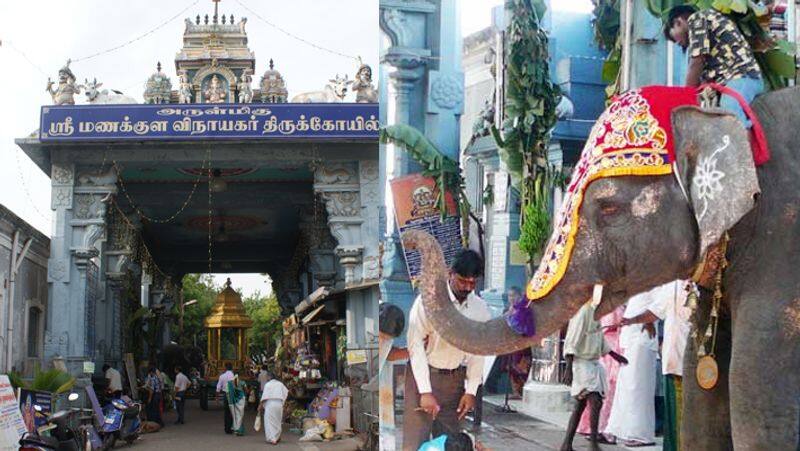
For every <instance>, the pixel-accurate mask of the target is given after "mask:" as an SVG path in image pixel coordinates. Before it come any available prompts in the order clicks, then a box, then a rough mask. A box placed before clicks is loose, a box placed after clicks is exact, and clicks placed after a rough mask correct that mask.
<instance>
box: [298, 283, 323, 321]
mask: <svg viewBox="0 0 800 451" xmlns="http://www.w3.org/2000/svg"><path fill="white" fill-rule="evenodd" d="M329 294H331V290H330V289H329V288H325V287H319V288H317V289H316V290H314V292H313V293H311V294H309V295H308V296H306V298H305V299H303V300H302V301H300V303H299V304H297V305H296V306H295V308H294V313H295V314H297V315H300V314H302V313H303V312H305V311H306V310H308V309H309V308H311V307H312V306H313V305H314V304H315V303H317V302H319V301H321V300H322V299H325V298H326V297H328V295H329Z"/></svg>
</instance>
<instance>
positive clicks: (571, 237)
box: [526, 149, 672, 303]
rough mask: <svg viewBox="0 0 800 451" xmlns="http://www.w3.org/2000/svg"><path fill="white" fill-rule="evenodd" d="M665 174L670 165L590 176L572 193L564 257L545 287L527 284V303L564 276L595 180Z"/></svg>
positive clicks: (629, 168) (605, 171)
mask: <svg viewBox="0 0 800 451" xmlns="http://www.w3.org/2000/svg"><path fill="white" fill-rule="evenodd" d="M651 151H652V149H651ZM628 152H630V150H628ZM667 174H672V165H670V164H665V165H661V166H639V167H622V168H606V169H601V170H599V171H597V172H596V173H594V174H593V175H591V176H590V177H589V178H588V179H587V181H586V183H585V185H584V187H583V189H582V190H580V191H577V192H575V193H574V195H575V196H578V199H577V200H576V205H575V207H574V209H573V211H572V228H571V230H570V231H569V234H568V235H567V242H566V244H565V247H564V256H563V257H562V258H561V262H560V263H559V266H558V269H556V272H555V273H554V274H553V275H552V276H551V277H550V278H549V279H548V280H547V281H546V282H545V285H544V286H543V287H542V288H540V289H539V290H534V288H533V286H532V285H533V280H531V282H530V283H528V287H527V290H526V294H527V297H528V300H529V303H530V302H534V301H536V300H539V299H541V298H543V297H545V296H547V295H548V294H549V293H550V292H551V291H552V290H553V288H555V286H556V285H557V284H558V283H559V282H560V281H561V279H562V278H563V277H564V274H565V273H566V272H567V267H568V266H569V261H570V258H571V257H572V249H573V247H574V246H575V235H576V234H577V233H578V226H579V225H580V222H579V221H580V214H579V213H580V210H581V206H582V204H583V195H584V193H585V192H586V190H587V189H588V188H589V185H591V184H592V182H594V181H595V180H597V179H600V178H605V177H621V176H626V175H667ZM543 257H544V256H543ZM540 264H541V262H540ZM537 271H538V269H537Z"/></svg>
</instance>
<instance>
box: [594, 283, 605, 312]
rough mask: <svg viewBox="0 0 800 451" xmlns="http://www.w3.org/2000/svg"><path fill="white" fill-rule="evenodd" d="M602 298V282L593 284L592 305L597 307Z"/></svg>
mask: <svg viewBox="0 0 800 451" xmlns="http://www.w3.org/2000/svg"><path fill="white" fill-rule="evenodd" d="M602 300H603V285H602V284H599V283H598V284H595V286H594V290H593V291H592V307H595V308H596V307H597V306H598V305H600V302H601V301H602Z"/></svg>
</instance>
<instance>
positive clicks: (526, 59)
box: [492, 0, 561, 258]
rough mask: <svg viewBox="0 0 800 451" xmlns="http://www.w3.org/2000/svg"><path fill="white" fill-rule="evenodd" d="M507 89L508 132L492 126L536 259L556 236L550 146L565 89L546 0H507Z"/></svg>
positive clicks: (523, 240)
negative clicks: (553, 70) (556, 68)
mask: <svg viewBox="0 0 800 451" xmlns="http://www.w3.org/2000/svg"><path fill="white" fill-rule="evenodd" d="M506 9H507V10H509V11H511V13H512V16H511V22H510V23H509V25H508V29H507V31H506V36H507V40H508V44H509V49H508V55H507V68H506V69H507V72H508V77H507V80H508V81H507V87H506V99H505V118H504V120H503V125H502V130H498V129H497V127H494V126H493V127H492V135H493V136H494V138H495V141H497V146H498V149H499V153H500V156H501V158H502V159H503V161H504V162H505V164H506V167H507V168H508V171H509V172H510V173H511V176H512V180H514V185H515V186H516V187H517V188H518V189H519V190H520V193H521V195H522V215H521V228H520V239H519V243H520V249H521V250H522V251H523V252H525V253H526V254H528V256H529V257H531V258H533V257H534V255H536V254H537V253H538V252H539V251H540V250H541V249H542V247H543V246H544V244H545V241H546V240H547V237H548V236H549V234H550V213H549V199H550V193H551V191H552V188H553V186H554V181H555V180H556V179H558V178H560V177H556V176H555V169H554V168H553V167H551V166H550V165H549V164H548V163H547V144H548V141H549V139H550V132H551V130H552V129H553V127H555V125H556V122H557V121H558V117H557V115H556V106H557V105H558V103H559V102H560V101H561V90H560V89H559V87H558V85H556V84H554V83H553V81H552V79H551V77H550V69H549V66H550V56H549V54H548V38H547V33H546V32H545V31H544V29H542V28H541V18H542V17H543V16H544V13H545V11H546V7H545V4H544V2H543V1H542V0H507V1H506Z"/></svg>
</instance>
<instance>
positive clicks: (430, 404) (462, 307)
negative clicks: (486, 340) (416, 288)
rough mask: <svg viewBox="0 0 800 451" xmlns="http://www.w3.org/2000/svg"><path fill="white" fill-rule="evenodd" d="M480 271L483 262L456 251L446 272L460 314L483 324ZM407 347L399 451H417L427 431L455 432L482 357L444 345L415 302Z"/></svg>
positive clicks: (471, 403)
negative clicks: (477, 290) (478, 285)
mask: <svg viewBox="0 0 800 451" xmlns="http://www.w3.org/2000/svg"><path fill="white" fill-rule="evenodd" d="M482 272H483V259H482V258H481V257H480V256H479V255H478V254H477V253H476V252H474V251H471V250H467V249H464V250H462V251H460V252H459V253H458V254H457V255H456V256H455V258H454V259H453V263H452V265H451V267H450V278H449V280H448V293H449V294H450V300H451V301H452V302H453V303H454V304H455V306H456V308H457V309H458V310H459V311H460V312H461V314H463V315H465V316H467V317H469V318H471V319H474V320H477V321H488V320H489V319H491V314H490V313H489V309H488V308H487V307H486V303H485V302H484V301H483V299H481V298H480V297H478V296H477V295H476V294H475V293H474V292H473V290H474V289H475V282H476V280H477V278H478V277H480V275H481V274H482ZM407 344H408V353H409V364H408V366H406V386H405V410H404V420H403V449H404V450H410V451H416V450H417V449H418V448H419V446H420V444H422V443H423V442H425V441H427V440H429V439H430V436H431V432H433V434H434V436H438V435H441V434H443V433H456V432H458V431H459V421H460V420H461V419H463V418H464V416H465V415H466V414H467V412H469V411H470V410H472V409H473V408H474V407H475V393H476V392H477V390H478V386H479V385H480V384H481V382H482V381H483V357H482V356H475V355H471V354H467V353H466V352H464V351H462V350H460V349H457V348H455V347H453V346H452V345H450V344H449V343H447V342H446V341H444V339H442V337H441V336H439V334H438V333H436V331H435V330H434V329H433V326H432V325H431V323H430V322H429V321H428V318H427V314H426V313H425V308H424V307H423V305H422V299H420V297H417V299H416V300H415V301H414V304H413V306H412V307H411V311H410V313H409V324H408V332H407ZM434 420H435V421H434Z"/></svg>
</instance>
